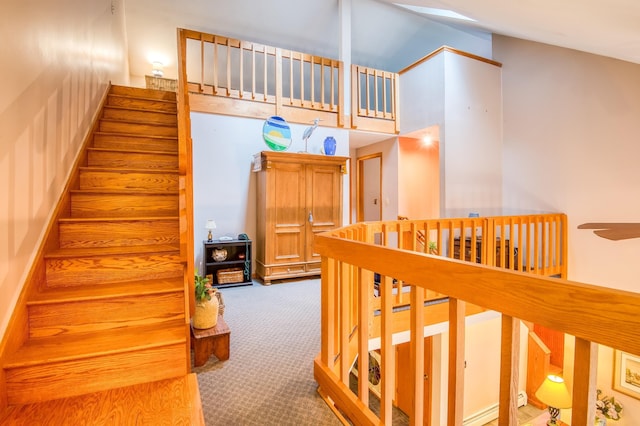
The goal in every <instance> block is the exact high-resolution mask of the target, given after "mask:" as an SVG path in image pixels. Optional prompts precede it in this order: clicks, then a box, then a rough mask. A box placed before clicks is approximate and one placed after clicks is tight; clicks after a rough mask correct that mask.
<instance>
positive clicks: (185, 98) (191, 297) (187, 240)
mask: <svg viewBox="0 0 640 426" xmlns="http://www.w3.org/2000/svg"><path fill="white" fill-rule="evenodd" d="M186 42H187V39H186V37H184V36H182V35H181V33H180V32H179V37H178V77H179V78H178V96H177V101H178V170H179V171H178V173H179V175H178V189H179V197H180V205H179V215H180V255H181V257H182V259H183V260H184V262H185V265H186V268H185V289H186V291H187V292H188V294H187V295H185V296H186V297H185V300H188V301H189V306H188V309H187V310H188V311H189V317H190V316H191V315H193V313H194V311H195V290H194V288H195V287H194V274H195V272H196V271H195V265H194V262H195V255H194V250H195V244H194V239H193V143H192V139H191V107H190V103H189V94H188V84H187V80H186V78H185V77H186V75H187V74H186V70H187V58H186V56H185V54H186V51H187V44H186ZM188 329H189V326H188V325H187V335H189V331H188ZM190 356H191V355H190V354H189V356H188V357H187V359H189V357H190Z"/></svg>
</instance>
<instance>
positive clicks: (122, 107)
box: [104, 98, 176, 117]
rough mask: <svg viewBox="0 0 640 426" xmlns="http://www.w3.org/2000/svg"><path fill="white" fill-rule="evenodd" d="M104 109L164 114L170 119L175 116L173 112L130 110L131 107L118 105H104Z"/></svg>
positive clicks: (143, 109)
mask: <svg viewBox="0 0 640 426" xmlns="http://www.w3.org/2000/svg"><path fill="white" fill-rule="evenodd" d="M133 99H139V98H133ZM165 102H166V101H165ZM170 103H173V102H170ZM104 108H105V109H118V110H123V111H136V112H148V113H153V114H165V115H170V116H172V117H175V116H176V113H175V112H171V111H160V110H153V109H145V108H132V107H126V106H120V105H105V106H104Z"/></svg>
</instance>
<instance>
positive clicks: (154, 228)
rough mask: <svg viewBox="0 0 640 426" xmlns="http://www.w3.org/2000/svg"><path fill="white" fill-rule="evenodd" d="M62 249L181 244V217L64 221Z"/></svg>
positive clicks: (76, 219)
mask: <svg viewBox="0 0 640 426" xmlns="http://www.w3.org/2000/svg"><path fill="white" fill-rule="evenodd" d="M58 233H59V242H60V247H61V248H86V247H122V246H140V245H143V246H144V245H153V244H174V245H177V244H179V243H180V223H179V220H178V217H177V216H176V217H138V218H64V219H59V220H58Z"/></svg>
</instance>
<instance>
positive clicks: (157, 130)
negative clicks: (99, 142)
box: [98, 118, 178, 137]
mask: <svg viewBox="0 0 640 426" xmlns="http://www.w3.org/2000/svg"><path fill="white" fill-rule="evenodd" d="M98 131H100V132H107V133H123V134H128V135H143V136H144V135H152V136H170V137H177V136H178V127H177V126H176V125H166V124H149V123H139V122H135V121H133V122H131V121H123V120H108V119H104V118H103V119H100V123H99V124H98Z"/></svg>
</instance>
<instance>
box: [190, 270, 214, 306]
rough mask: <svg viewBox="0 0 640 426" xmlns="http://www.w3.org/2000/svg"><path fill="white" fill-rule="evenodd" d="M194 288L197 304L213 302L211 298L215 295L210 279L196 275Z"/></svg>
mask: <svg viewBox="0 0 640 426" xmlns="http://www.w3.org/2000/svg"><path fill="white" fill-rule="evenodd" d="M194 287H195V291H196V302H202V301H204V300H211V296H212V295H213V287H212V286H211V283H210V282H209V278H207V277H202V276H200V275H198V274H196V275H195V278H194Z"/></svg>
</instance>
